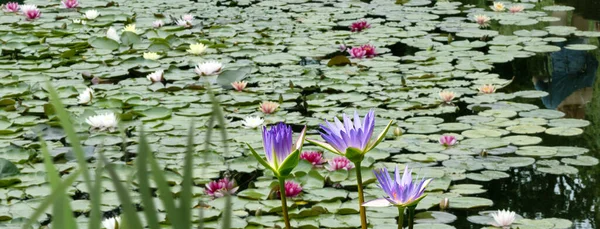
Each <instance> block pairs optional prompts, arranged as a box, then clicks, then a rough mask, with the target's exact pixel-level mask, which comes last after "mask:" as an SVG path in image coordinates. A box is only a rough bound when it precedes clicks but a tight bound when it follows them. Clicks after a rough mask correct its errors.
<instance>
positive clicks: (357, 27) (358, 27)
mask: <svg viewBox="0 0 600 229" xmlns="http://www.w3.org/2000/svg"><path fill="white" fill-rule="evenodd" d="M368 28H371V24H369V23H368V22H367V21H366V20H365V19H360V20H358V21H355V22H352V24H351V25H350V31H352V32H360V31H363V30H365V29H368Z"/></svg>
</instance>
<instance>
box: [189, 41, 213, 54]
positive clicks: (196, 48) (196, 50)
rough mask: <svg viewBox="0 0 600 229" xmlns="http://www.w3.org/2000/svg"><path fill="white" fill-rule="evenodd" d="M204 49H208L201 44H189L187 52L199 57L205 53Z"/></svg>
mask: <svg viewBox="0 0 600 229" xmlns="http://www.w3.org/2000/svg"><path fill="white" fill-rule="evenodd" d="M206 48H208V47H206V45H204V44H202V43H196V44H190V49H188V50H187V52H189V53H191V54H194V55H200V54H202V53H204V51H206Z"/></svg>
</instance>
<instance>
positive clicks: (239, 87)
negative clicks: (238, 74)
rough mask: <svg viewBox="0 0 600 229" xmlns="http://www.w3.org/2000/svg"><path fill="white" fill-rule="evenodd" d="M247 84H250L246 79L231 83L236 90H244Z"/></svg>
mask: <svg viewBox="0 0 600 229" xmlns="http://www.w3.org/2000/svg"><path fill="white" fill-rule="evenodd" d="M246 85H248V82H246V81H235V82H233V83H231V86H232V87H233V89H235V90H236V91H243V90H244V88H246Z"/></svg>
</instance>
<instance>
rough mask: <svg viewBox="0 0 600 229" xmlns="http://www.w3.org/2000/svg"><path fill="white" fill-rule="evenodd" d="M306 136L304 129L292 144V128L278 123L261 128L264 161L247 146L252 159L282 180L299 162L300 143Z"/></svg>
mask: <svg viewBox="0 0 600 229" xmlns="http://www.w3.org/2000/svg"><path fill="white" fill-rule="evenodd" d="M305 134H306V127H304V129H303V130H302V132H301V133H300V137H298V141H296V144H295V145H293V144H292V140H293V139H292V127H290V126H288V125H286V124H285V123H283V122H280V123H278V124H276V125H274V126H271V128H270V129H267V127H266V126H265V127H263V131H262V137H263V144H264V150H265V155H266V160H265V159H263V158H262V157H261V156H259V155H258V153H256V151H255V150H254V149H253V148H252V147H251V146H250V144H248V147H249V148H250V151H251V152H252V154H253V155H254V157H255V158H256V159H257V160H258V161H259V162H260V163H261V164H262V165H263V166H265V168H267V169H270V170H271V171H273V173H275V176H276V177H279V178H283V177H285V176H287V175H289V174H290V172H292V170H293V169H294V168H295V167H296V166H297V165H298V161H299V160H300V151H302V143H303V142H304V136H305Z"/></svg>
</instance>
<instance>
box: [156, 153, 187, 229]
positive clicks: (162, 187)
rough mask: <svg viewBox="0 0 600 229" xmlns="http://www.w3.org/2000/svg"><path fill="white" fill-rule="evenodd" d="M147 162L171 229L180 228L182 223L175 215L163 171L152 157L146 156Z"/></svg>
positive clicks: (171, 197)
mask: <svg viewBox="0 0 600 229" xmlns="http://www.w3.org/2000/svg"><path fill="white" fill-rule="evenodd" d="M148 161H149V162H150V168H151V170H152V176H153V177H154V181H155V182H156V185H157V186H158V194H159V198H160V200H161V201H162V203H163V205H164V206H165V210H166V211H167V218H168V219H169V221H170V222H171V224H172V226H173V228H175V229H179V228H182V227H181V226H180V225H181V223H182V222H181V218H180V217H179V215H178V214H177V213H178V212H177V208H176V207H175V201H174V200H173V193H172V192H171V189H170V188H169V185H168V184H167V180H166V178H165V175H164V174H163V169H161V168H160V166H159V165H158V163H157V162H156V160H155V159H154V157H153V156H152V155H148Z"/></svg>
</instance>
